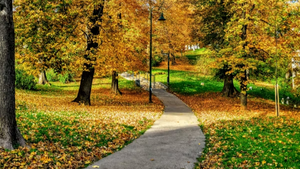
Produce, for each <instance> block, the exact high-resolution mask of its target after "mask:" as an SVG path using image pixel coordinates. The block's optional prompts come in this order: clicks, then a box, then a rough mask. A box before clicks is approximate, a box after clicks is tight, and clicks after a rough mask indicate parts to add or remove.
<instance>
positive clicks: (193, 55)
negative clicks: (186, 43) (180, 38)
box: [185, 48, 210, 65]
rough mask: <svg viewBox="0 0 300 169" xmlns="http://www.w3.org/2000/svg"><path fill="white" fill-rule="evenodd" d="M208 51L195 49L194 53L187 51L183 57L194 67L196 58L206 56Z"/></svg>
mask: <svg viewBox="0 0 300 169" xmlns="http://www.w3.org/2000/svg"><path fill="white" fill-rule="evenodd" d="M209 52H210V51H209V49H206V48H201V49H196V50H195V51H193V50H191V51H188V52H187V53H186V54H185V56H186V57H187V58H188V59H189V62H190V64H191V65H196V63H197V60H198V58H199V57H200V56H201V55H204V54H208V53H209Z"/></svg>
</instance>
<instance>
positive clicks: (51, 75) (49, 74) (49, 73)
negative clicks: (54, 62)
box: [46, 69, 58, 82]
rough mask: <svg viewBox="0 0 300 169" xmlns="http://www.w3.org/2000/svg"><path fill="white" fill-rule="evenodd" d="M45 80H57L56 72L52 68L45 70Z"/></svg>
mask: <svg viewBox="0 0 300 169" xmlns="http://www.w3.org/2000/svg"><path fill="white" fill-rule="evenodd" d="M46 76H47V80H48V81H49V82H56V81H58V76H57V74H56V72H55V71H54V70H53V69H50V70H49V71H47V72H46Z"/></svg>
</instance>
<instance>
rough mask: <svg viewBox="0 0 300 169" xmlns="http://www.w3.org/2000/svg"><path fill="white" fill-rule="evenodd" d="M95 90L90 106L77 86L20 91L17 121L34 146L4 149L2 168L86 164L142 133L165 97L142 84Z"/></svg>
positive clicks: (159, 113) (17, 99)
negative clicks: (78, 98) (154, 94)
mask: <svg viewBox="0 0 300 169" xmlns="http://www.w3.org/2000/svg"><path fill="white" fill-rule="evenodd" d="M122 92H123V95H122V96H114V95H111V94H110V90H109V89H96V90H93V92H92V96H91V103H92V105H91V106H83V105H78V104H77V103H72V102H71V101H72V99H74V98H75V96H76V94H77V92H76V91H62V90H59V91H46V92H45V91H42V92H37V91H35V92H32V91H22V90H17V92H16V109H17V111H16V115H17V122H18V127H19V129H20V131H21V133H22V135H23V136H24V138H25V140H26V142H27V144H28V146H29V147H30V148H21V147H20V148H18V149H15V150H13V151H7V150H4V149H0V168H14V167H16V168H82V167H85V166H87V165H89V164H91V163H92V162H93V161H96V160H98V159H101V158H103V157H105V156H107V155H109V154H111V153H113V152H115V151H118V150H120V149H121V148H123V147H124V146H125V145H126V144H128V143H130V142H131V141H132V140H134V139H136V138H137V137H139V136H140V135H141V134H142V133H144V132H145V130H146V129H147V128H149V126H151V125H152V124H153V122H154V121H155V120H156V119H158V118H159V117H160V115H161V114H162V110H163V105H162V103H161V102H160V101H159V100H158V99H157V98H155V97H154V98H153V102H154V104H149V103H148V93H147V92H145V91H142V90H139V89H135V90H129V89H124V90H122Z"/></svg>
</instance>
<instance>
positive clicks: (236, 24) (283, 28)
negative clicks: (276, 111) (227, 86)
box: [198, 0, 299, 106]
mask: <svg viewBox="0 0 300 169" xmlns="http://www.w3.org/2000/svg"><path fill="white" fill-rule="evenodd" d="M292 5H293V4H291V2H290V1H287V0H278V1H267V0H266V1H258V0H255V1H234V2H232V1H229V0H224V1H210V2H202V4H198V8H199V9H201V10H200V11H201V12H200V13H202V14H203V13H210V11H208V10H212V9H214V8H218V9H221V10H219V13H216V14H215V16H217V17H216V18H213V17H210V20H211V21H209V20H204V22H200V23H201V24H203V23H204V27H205V28H204V29H203V30H204V31H200V37H206V40H207V38H212V39H211V41H209V42H210V43H209V45H213V46H215V49H217V50H215V51H217V55H218V59H217V61H216V67H219V68H222V67H223V66H224V64H226V65H228V70H229V71H227V74H232V73H234V74H235V78H236V79H238V80H239V82H240V88H241V95H240V97H241V104H242V105H243V106H246V105H247V84H248V83H249V79H248V77H249V73H250V74H251V73H254V72H257V70H258V68H260V67H261V65H264V66H268V67H274V68H275V66H276V63H277V67H281V68H285V67H287V65H286V61H288V60H290V58H291V57H292V56H293V53H294V52H295V49H297V48H298V47H299V46H298V45H299V43H297V39H298V37H299V35H298V34H299V31H295V30H296V29H298V28H297V27H298V26H296V25H295V24H291V23H295V22H297V20H298V19H297V17H298V16H297V15H295V14H293V13H294V11H295V8H292ZM206 6H210V8H208V10H206V8H205V7H206ZM222 13H223V14H222ZM205 16H206V15H205ZM199 18H200V19H203V17H201V15H199ZM220 18H221V22H220V20H218V19H220ZM205 19H207V18H205ZM202 21H203V20H202ZM214 25H216V26H215V28H214V29H213V30H214V31H213V32H208V31H205V29H207V28H210V30H211V29H212V27H214ZM291 25H293V26H291ZM200 30H201V29H200ZM204 42H206V41H204ZM296 46H297V47H296ZM273 77H274V74H273Z"/></svg>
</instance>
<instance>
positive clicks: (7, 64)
mask: <svg viewBox="0 0 300 169" xmlns="http://www.w3.org/2000/svg"><path fill="white" fill-rule="evenodd" d="M19 145H20V146H25V145H26V143H25V140H24V138H23V137H22V135H21V133H20V131H19V129H18V127H17V122H16V114H15V34H14V25H13V17H12V1H11V0H2V1H0V147H3V148H5V149H13V148H14V147H17V146H19Z"/></svg>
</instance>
